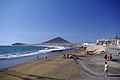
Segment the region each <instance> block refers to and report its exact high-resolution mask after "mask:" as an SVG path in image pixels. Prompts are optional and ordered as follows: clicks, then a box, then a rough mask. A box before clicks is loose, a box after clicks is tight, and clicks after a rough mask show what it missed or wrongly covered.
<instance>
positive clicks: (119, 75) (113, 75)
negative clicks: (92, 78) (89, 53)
mask: <svg viewBox="0 0 120 80" xmlns="http://www.w3.org/2000/svg"><path fill="white" fill-rule="evenodd" d="M109 77H120V74H110V75H109Z"/></svg>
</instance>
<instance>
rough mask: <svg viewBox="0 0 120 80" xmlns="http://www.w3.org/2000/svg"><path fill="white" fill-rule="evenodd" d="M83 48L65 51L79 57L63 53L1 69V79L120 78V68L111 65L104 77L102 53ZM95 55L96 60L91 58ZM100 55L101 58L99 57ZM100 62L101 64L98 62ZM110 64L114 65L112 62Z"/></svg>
mask: <svg viewBox="0 0 120 80" xmlns="http://www.w3.org/2000/svg"><path fill="white" fill-rule="evenodd" d="M81 51H82V50H78V51H70V52H64V53H71V54H75V55H76V56H77V57H78V58H79V59H77V60H74V59H64V58H62V57H61V56H62V55H61V54H57V55H54V56H50V57H48V58H47V59H45V58H41V59H34V60H31V61H29V62H25V63H22V64H18V65H15V66H12V67H9V68H6V69H1V70H0V80H101V79H105V80H119V79H120V68H119V63H118V65H116V66H117V67H113V66H111V67H110V73H111V72H113V71H114V72H113V73H112V74H116V75H114V77H113V76H111V77H108V78H104V77H102V69H103V65H104V58H102V55H100V56H99V55H85V53H84V52H83V51H82V52H81ZM93 57H94V60H93V59H91V58H93ZM98 57H99V58H98ZM98 63H100V64H98ZM109 64H111V65H112V63H111V62H109Z"/></svg>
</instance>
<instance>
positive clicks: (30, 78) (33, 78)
mask: <svg viewBox="0 0 120 80" xmlns="http://www.w3.org/2000/svg"><path fill="white" fill-rule="evenodd" d="M0 73H2V74H3V75H4V74H7V75H10V76H13V77H17V78H21V79H22V80H64V79H58V78H51V77H45V76H38V75H31V74H25V73H20V72H17V71H14V70H8V69H2V70H0Z"/></svg>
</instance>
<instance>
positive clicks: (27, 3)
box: [0, 0, 120, 45]
mask: <svg viewBox="0 0 120 80" xmlns="http://www.w3.org/2000/svg"><path fill="white" fill-rule="evenodd" d="M116 35H118V36H120V0H0V45H6V44H12V43H16V42H23V43H28V44H33V43H41V42H44V41H47V40H49V39H52V38H55V37H58V36H59V37H62V38H64V39H66V40H68V41H70V42H72V43H83V42H95V41H96V40H97V39H99V38H113V37H115V36H116Z"/></svg>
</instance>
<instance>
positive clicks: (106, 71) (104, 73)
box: [103, 53, 113, 77]
mask: <svg viewBox="0 0 120 80" xmlns="http://www.w3.org/2000/svg"><path fill="white" fill-rule="evenodd" d="M104 58H105V59H106V60H112V58H113V57H112V54H111V53H110V54H109V56H108V55H107V54H105V56H104ZM103 76H104V77H107V76H108V64H107V62H106V61H105V65H104V72H103Z"/></svg>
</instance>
